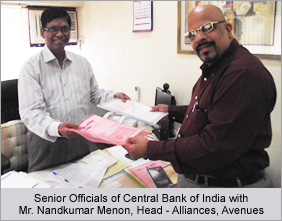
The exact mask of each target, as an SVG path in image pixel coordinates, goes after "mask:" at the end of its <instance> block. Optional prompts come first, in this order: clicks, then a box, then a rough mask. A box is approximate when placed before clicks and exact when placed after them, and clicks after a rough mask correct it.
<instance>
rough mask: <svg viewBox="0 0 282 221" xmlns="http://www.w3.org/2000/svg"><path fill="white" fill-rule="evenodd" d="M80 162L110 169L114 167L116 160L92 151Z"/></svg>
mask: <svg viewBox="0 0 282 221" xmlns="http://www.w3.org/2000/svg"><path fill="white" fill-rule="evenodd" d="M81 161H82V162H84V163H87V164H95V166H97V165H99V164H102V165H105V164H106V165H107V167H110V166H112V165H114V164H115V163H116V162H117V161H118V160H117V159H116V158H114V157H111V156H108V155H106V154H104V153H101V152H99V151H94V152H92V153H90V154H88V155H87V156H85V157H83V158H82V159H81Z"/></svg>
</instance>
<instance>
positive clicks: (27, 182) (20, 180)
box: [1, 171, 51, 188]
mask: <svg viewBox="0 0 282 221" xmlns="http://www.w3.org/2000/svg"><path fill="white" fill-rule="evenodd" d="M50 187H51V186H50V185H49V184H46V183H44V182H42V181H39V180H37V179H35V178H33V177H31V176H29V175H28V174H27V173H24V172H17V171H10V172H7V173H5V174H3V175H2V176H1V188H50Z"/></svg>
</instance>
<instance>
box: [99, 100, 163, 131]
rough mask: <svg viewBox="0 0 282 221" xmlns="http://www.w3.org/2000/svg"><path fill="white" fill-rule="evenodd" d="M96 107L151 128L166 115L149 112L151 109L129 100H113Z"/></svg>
mask: <svg viewBox="0 0 282 221" xmlns="http://www.w3.org/2000/svg"><path fill="white" fill-rule="evenodd" d="M98 107H100V108H103V109H105V110H108V111H112V112H115V113H118V114H121V115H124V116H126V117H131V118H134V119H136V120H138V121H141V122H144V123H146V124H148V125H151V126H154V125H155V124H157V123H158V122H159V121H160V120H161V119H162V118H164V117H165V116H167V115H168V113H164V112H151V109H152V108H151V107H149V106H146V105H144V104H141V103H139V102H134V101H131V100H127V101H126V102H123V101H122V100H121V99H113V100H110V101H108V102H105V103H102V104H99V105H98Z"/></svg>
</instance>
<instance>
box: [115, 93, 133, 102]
mask: <svg viewBox="0 0 282 221" xmlns="http://www.w3.org/2000/svg"><path fill="white" fill-rule="evenodd" d="M115 98H119V99H121V100H122V101H124V102H125V101H126V100H131V99H130V97H128V96H127V95H126V94H124V93H120V92H119V93H116V95H115Z"/></svg>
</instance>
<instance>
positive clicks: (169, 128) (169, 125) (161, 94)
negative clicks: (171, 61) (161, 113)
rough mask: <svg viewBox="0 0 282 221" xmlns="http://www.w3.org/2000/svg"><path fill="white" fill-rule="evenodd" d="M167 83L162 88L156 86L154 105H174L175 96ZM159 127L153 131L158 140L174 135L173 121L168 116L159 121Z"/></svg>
mask: <svg viewBox="0 0 282 221" xmlns="http://www.w3.org/2000/svg"><path fill="white" fill-rule="evenodd" d="M168 89H169V84H167V83H165V84H164V85H163V89H161V88H159V87H157V88H156V97H155V105H158V104H167V105H176V100H175V97H174V96H173V95H172V94H171V92H170V91H169V90H168ZM158 124H159V126H160V129H158V130H157V131H154V133H156V135H157V137H158V138H159V139H160V140H167V139H168V138H172V137H175V133H174V126H173V124H174V122H173V121H172V120H170V119H168V118H165V119H162V120H161V121H160V122H159V123H158Z"/></svg>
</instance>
